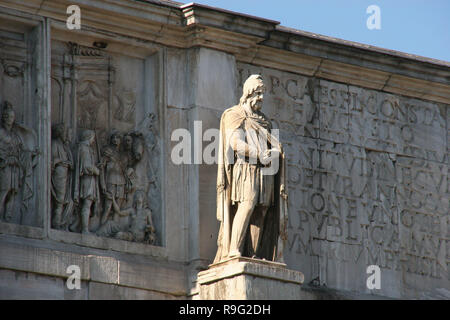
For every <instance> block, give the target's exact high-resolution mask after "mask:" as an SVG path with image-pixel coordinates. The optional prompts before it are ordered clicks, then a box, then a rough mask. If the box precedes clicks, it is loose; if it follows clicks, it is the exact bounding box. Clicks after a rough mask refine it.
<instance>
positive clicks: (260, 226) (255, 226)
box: [249, 206, 269, 255]
mask: <svg viewBox="0 0 450 320" xmlns="http://www.w3.org/2000/svg"><path fill="white" fill-rule="evenodd" d="M268 209H269V208H268V207H262V206H261V207H257V210H258V212H255V213H257V214H254V215H253V216H252V220H251V221H250V222H251V224H250V228H249V229H250V238H251V242H252V249H253V253H254V254H255V255H257V253H258V251H259V247H260V245H261V239H262V234H263V231H264V220H265V218H266V213H267V211H268Z"/></svg>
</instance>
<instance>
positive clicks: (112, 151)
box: [101, 132, 127, 224]
mask: <svg viewBox="0 0 450 320" xmlns="http://www.w3.org/2000/svg"><path fill="white" fill-rule="evenodd" d="M121 141H122V138H121V136H120V134H119V133H118V132H113V133H112V134H111V136H110V141H109V145H108V146H106V147H105V148H104V149H103V152H102V157H103V163H104V164H105V166H104V168H105V181H102V183H101V187H102V193H103V195H104V196H105V206H104V210H103V214H102V219H101V224H104V223H106V221H108V219H109V215H110V212H111V207H112V203H113V199H115V200H116V201H117V202H118V203H119V206H121V205H122V204H123V203H124V202H125V188H126V181H127V172H126V164H125V163H123V159H122V158H121V152H120V151H121V150H120V144H121Z"/></svg>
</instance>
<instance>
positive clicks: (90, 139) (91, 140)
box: [89, 136, 95, 145]
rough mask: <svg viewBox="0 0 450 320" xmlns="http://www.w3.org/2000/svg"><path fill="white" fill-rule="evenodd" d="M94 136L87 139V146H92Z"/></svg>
mask: <svg viewBox="0 0 450 320" xmlns="http://www.w3.org/2000/svg"><path fill="white" fill-rule="evenodd" d="M94 140H95V136H92V137H90V138H89V144H90V145H92V144H93V143H94Z"/></svg>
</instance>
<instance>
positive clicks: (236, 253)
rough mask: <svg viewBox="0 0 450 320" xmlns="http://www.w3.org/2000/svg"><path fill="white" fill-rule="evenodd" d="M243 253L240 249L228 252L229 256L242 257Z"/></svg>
mask: <svg viewBox="0 0 450 320" xmlns="http://www.w3.org/2000/svg"><path fill="white" fill-rule="evenodd" d="M240 256H241V253H240V252H239V251H238V250H232V251H230V252H229V253H228V258H236V257H240Z"/></svg>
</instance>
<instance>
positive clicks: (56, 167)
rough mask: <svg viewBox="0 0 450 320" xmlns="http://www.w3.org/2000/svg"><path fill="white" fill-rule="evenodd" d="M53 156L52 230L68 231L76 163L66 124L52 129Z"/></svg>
mask: <svg viewBox="0 0 450 320" xmlns="http://www.w3.org/2000/svg"><path fill="white" fill-rule="evenodd" d="M51 154H52V166H51V170H52V176H51V182H52V184H51V192H52V205H53V208H52V209H53V215H52V228H55V229H66V228H67V226H68V225H69V223H70V221H69V219H70V217H71V215H72V211H73V201H72V194H71V193H72V179H71V177H72V170H73V169H74V163H73V157H72V152H71V151H70V148H69V145H68V139H67V129H66V126H65V125H64V124H57V125H55V126H53V128H52V145H51Z"/></svg>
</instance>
